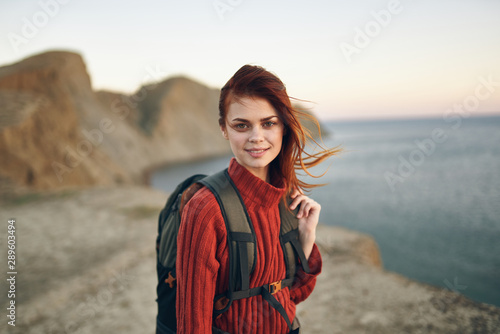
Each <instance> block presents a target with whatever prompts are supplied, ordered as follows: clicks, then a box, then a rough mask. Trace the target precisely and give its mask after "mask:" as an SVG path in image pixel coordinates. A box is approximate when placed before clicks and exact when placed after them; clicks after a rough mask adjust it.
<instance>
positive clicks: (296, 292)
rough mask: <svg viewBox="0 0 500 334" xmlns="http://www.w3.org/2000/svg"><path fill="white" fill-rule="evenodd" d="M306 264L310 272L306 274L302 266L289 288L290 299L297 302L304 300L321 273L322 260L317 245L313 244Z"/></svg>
mask: <svg viewBox="0 0 500 334" xmlns="http://www.w3.org/2000/svg"><path fill="white" fill-rule="evenodd" d="M308 265H309V269H310V273H309V274H306V273H305V272H304V270H303V269H302V267H300V269H299V270H298V271H297V274H296V275H295V281H294V283H293V286H292V288H291V289H290V299H291V300H292V301H293V302H294V303H295V304H298V303H300V302H302V301H304V300H305V299H306V298H307V297H309V295H310V294H311V293H312V291H313V289H314V286H315V285H316V277H317V276H318V275H319V274H320V273H321V268H322V266H323V262H322V259H321V254H320V252H319V250H318V246H317V245H316V244H314V247H313V250H312V252H311V255H310V256H309V260H308Z"/></svg>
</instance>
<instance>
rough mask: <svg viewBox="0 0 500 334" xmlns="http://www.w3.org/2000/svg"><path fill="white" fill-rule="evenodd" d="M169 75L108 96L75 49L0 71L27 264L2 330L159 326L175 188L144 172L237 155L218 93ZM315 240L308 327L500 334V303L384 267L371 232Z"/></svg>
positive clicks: (0, 114)
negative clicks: (158, 244) (164, 237)
mask: <svg viewBox="0 0 500 334" xmlns="http://www.w3.org/2000/svg"><path fill="white" fill-rule="evenodd" d="M159 79H160V78H158V80H156V81H154V82H152V83H151V84H148V85H145V86H143V87H140V88H139V89H138V90H137V92H136V93H135V94H132V95H127V94H122V93H117V92H107V91H98V92H96V91H94V90H93V89H92V85H91V80H90V77H89V75H88V73H87V71H86V65H85V63H84V61H83V59H82V57H81V56H80V55H78V54H76V53H71V52H65V51H52V52H47V53H44V54H40V55H36V56H33V57H30V58H27V59H24V60H22V61H20V62H18V63H15V64H12V65H8V66H4V67H0V101H1V105H2V107H1V109H0V156H1V158H2V164H1V167H0V189H1V190H0V217H1V219H2V221H3V222H4V224H3V225H2V226H4V227H5V230H6V231H7V227H6V226H7V225H8V221H10V220H12V219H14V220H15V236H16V260H17V263H16V268H15V269H16V275H15V292H16V293H15V316H16V321H15V326H12V325H9V324H8V321H9V318H8V317H6V316H5V315H7V314H8V312H9V310H7V308H8V307H9V305H10V304H8V303H10V301H8V300H6V299H4V298H2V299H1V300H2V302H1V304H0V306H1V307H2V309H3V310H4V314H5V315H4V316H3V318H4V320H2V322H0V332H2V333H4V332H5V333H23V334H25V333H114V332H120V333H152V332H154V326H155V315H156V303H155V298H156V294H155V287H156V272H155V249H154V240H155V238H156V219H157V215H158V213H159V211H160V209H161V207H162V206H163V205H164V204H165V201H166V199H167V196H168V194H166V193H164V192H161V191H158V190H155V189H151V188H150V187H148V186H147V185H144V175H145V172H147V171H151V170H154V169H155V168H157V167H158V166H162V165H166V164H170V163H177V162H181V161H191V160H198V159H202V158H208V157H214V156H219V155H225V154H227V153H229V146H228V145H227V143H226V141H225V140H224V139H223V138H222V136H221V135H220V130H219V128H218V123H217V117H218V115H217V102H218V95H219V90H218V89H214V88H209V87H206V86H205V85H203V84H201V83H199V82H196V81H194V80H192V79H189V78H186V77H175V78H169V79H164V78H161V79H164V80H159ZM2 235H6V234H2ZM317 243H318V245H319V247H320V249H321V252H322V256H323V261H324V267H323V272H322V274H321V275H320V276H319V279H318V282H317V286H316V289H315V290H314V292H313V294H312V295H311V297H310V298H309V299H308V300H306V301H305V302H303V303H302V304H299V306H298V310H297V315H298V316H299V318H300V321H301V323H302V326H303V329H304V330H303V332H304V333H500V309H498V308H496V307H494V306H491V305H487V304H482V303H477V302H474V301H472V300H469V299H467V298H465V297H463V296H462V295H460V294H459V293H457V292H456V291H458V290H459V289H456V290H455V291H454V289H440V288H436V287H432V286H428V285H425V284H421V283H418V282H414V281H411V280H409V279H407V278H405V277H402V276H400V275H398V274H395V273H391V272H388V271H385V270H384V268H383V259H381V257H380V254H379V251H378V247H377V244H376V243H375V241H374V240H373V238H372V237H370V236H367V235H364V234H361V233H358V232H354V231H350V230H346V229H343V228H340V227H331V226H325V225H321V226H320V230H319V231H318V241H317ZM7 246H8V240H7V238H6V237H2V238H1V239H0V248H1V249H3V250H6V249H7ZM4 254H6V253H5V252H4ZM0 268H2V269H5V270H4V272H7V271H8V270H7V269H6V268H7V257H6V256H2V257H1V258H0ZM6 278H9V277H6ZM11 283H12V282H10V281H7V280H4V281H3V283H2V284H1V285H0V286H1V287H2V291H5V292H6V293H5V294H6V295H7V292H8V291H9V289H11V285H12V284H11ZM454 283H455V284H459V282H454ZM9 298H10V297H9ZM4 300H6V302H4Z"/></svg>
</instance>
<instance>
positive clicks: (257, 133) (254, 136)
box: [248, 126, 264, 143]
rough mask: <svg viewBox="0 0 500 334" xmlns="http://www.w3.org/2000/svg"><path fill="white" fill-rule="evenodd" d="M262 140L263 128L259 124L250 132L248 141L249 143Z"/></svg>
mask: <svg viewBox="0 0 500 334" xmlns="http://www.w3.org/2000/svg"><path fill="white" fill-rule="evenodd" d="M263 140H264V134H263V129H261V127H260V126H254V127H253V128H252V131H251V132H250V137H249V138H248V141H249V142H251V143H259V142H261V141H263Z"/></svg>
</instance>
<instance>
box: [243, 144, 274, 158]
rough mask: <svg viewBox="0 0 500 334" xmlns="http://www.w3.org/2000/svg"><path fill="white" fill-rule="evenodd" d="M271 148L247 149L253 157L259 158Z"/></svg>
mask: <svg viewBox="0 0 500 334" xmlns="http://www.w3.org/2000/svg"><path fill="white" fill-rule="evenodd" d="M268 150H269V148H260V147H259V148H252V149H246V150H245V151H246V152H248V154H250V155H251V156H252V157H254V158H259V157H261V156H263V155H264V154H265V153H266V152H267V151H268Z"/></svg>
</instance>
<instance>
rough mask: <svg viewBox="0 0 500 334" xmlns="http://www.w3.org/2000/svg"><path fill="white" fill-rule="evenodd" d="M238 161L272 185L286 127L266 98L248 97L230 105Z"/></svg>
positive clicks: (227, 132) (227, 131)
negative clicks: (271, 167)
mask: <svg viewBox="0 0 500 334" xmlns="http://www.w3.org/2000/svg"><path fill="white" fill-rule="evenodd" d="M221 130H222V133H223V135H224V137H225V138H226V139H227V140H229V144H230V146H231V150H232V151H233V154H234V156H235V158H236V161H238V163H239V164H240V165H242V166H243V167H245V168H246V169H248V170H249V171H250V172H251V173H252V174H253V175H255V176H257V177H259V178H260V179H262V180H264V181H267V182H269V180H268V171H269V164H270V163H271V161H273V160H274V159H275V158H276V157H277V156H278V154H279V153H280V150H281V144H282V140H283V133H284V125H283V122H282V121H281V120H280V118H279V117H278V113H277V112H276V110H274V108H273V107H272V105H271V104H270V103H269V102H268V101H267V100H265V99H262V98H250V97H244V98H241V99H239V100H238V102H233V103H231V104H230V105H229V108H228V111H227V114H226V122H225V126H223V127H221Z"/></svg>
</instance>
